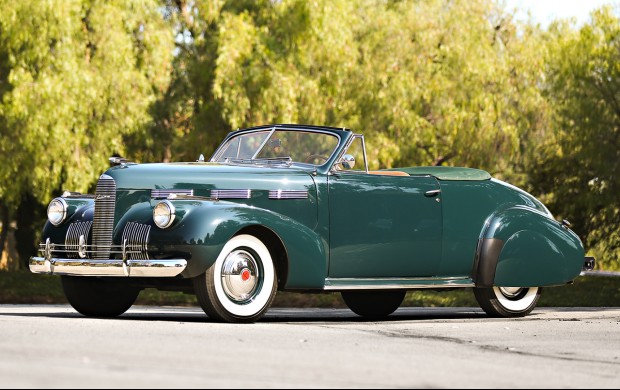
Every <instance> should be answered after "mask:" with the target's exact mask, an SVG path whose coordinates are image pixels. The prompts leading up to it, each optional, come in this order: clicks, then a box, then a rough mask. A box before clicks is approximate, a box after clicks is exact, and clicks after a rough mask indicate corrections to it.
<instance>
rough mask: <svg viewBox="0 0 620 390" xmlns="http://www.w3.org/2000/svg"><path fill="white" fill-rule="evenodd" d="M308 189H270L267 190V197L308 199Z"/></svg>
mask: <svg viewBox="0 0 620 390" xmlns="http://www.w3.org/2000/svg"><path fill="white" fill-rule="evenodd" d="M308 196H309V195H308V191H296V190H271V191H269V199H276V200H280V199H308Z"/></svg>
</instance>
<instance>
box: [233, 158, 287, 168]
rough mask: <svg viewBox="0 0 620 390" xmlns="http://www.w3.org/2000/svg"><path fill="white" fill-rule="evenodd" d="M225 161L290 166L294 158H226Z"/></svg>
mask: <svg viewBox="0 0 620 390" xmlns="http://www.w3.org/2000/svg"><path fill="white" fill-rule="evenodd" d="M224 163H225V164H226V163H230V164H251V165H261V166H265V165H266V166H270V165H285V166H287V167H290V166H291V165H292V164H293V159H292V158H291V157H290V156H288V157H273V158H226V159H225V160H224Z"/></svg>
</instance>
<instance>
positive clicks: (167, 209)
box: [153, 200, 176, 229]
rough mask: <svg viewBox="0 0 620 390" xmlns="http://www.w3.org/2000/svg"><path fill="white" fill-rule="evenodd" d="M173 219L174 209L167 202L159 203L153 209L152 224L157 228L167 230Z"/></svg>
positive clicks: (174, 217) (170, 203)
mask: <svg viewBox="0 0 620 390" xmlns="http://www.w3.org/2000/svg"><path fill="white" fill-rule="evenodd" d="M162 218H163V219H162ZM175 219H176V208H175V207H174V205H173V204H172V202H170V201H169V200H164V201H161V202H159V203H157V205H156V206H155V207H154V208H153V222H154V223H155V225H156V226H157V227H158V228H160V229H167V228H169V227H170V226H172V224H173V223H174V220H175Z"/></svg>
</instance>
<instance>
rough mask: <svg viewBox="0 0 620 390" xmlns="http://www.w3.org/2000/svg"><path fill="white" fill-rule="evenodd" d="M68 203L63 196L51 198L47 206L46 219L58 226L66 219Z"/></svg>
mask: <svg viewBox="0 0 620 390" xmlns="http://www.w3.org/2000/svg"><path fill="white" fill-rule="evenodd" d="M68 209H69V205H67V202H66V201H65V200H64V199H63V198H56V199H54V200H52V201H51V202H50V204H49V206H47V219H48V220H49V221H50V223H51V224H52V225H54V226H60V224H62V223H63V222H64V221H65V220H66V219H67V211H68Z"/></svg>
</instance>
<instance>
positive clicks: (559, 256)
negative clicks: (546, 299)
mask: <svg viewBox="0 0 620 390" xmlns="http://www.w3.org/2000/svg"><path fill="white" fill-rule="evenodd" d="M584 255H585V254H584V249H583V245H582V244H581V241H580V240H579V237H577V235H576V234H575V233H574V232H572V231H571V230H570V229H567V228H565V227H563V226H562V225H561V224H560V223H559V222H557V221H555V220H553V219H551V218H550V217H549V216H548V215H547V214H545V213H543V212H541V211H538V210H536V209H533V208H530V207H527V206H517V207H512V208H509V209H506V210H503V211H501V212H498V213H496V214H494V215H492V216H491V217H490V218H489V219H488V220H487V223H486V225H485V229H484V230H483V233H482V235H481V240H480V243H479V245H478V251H477V257H476V262H475V264H476V266H475V269H474V280H475V282H476V286H478V287H492V286H504V287H543V286H556V285H562V284H566V283H568V282H570V281H572V280H574V279H575V278H576V277H577V276H579V274H580V273H581V270H582V267H583V261H584Z"/></svg>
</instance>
